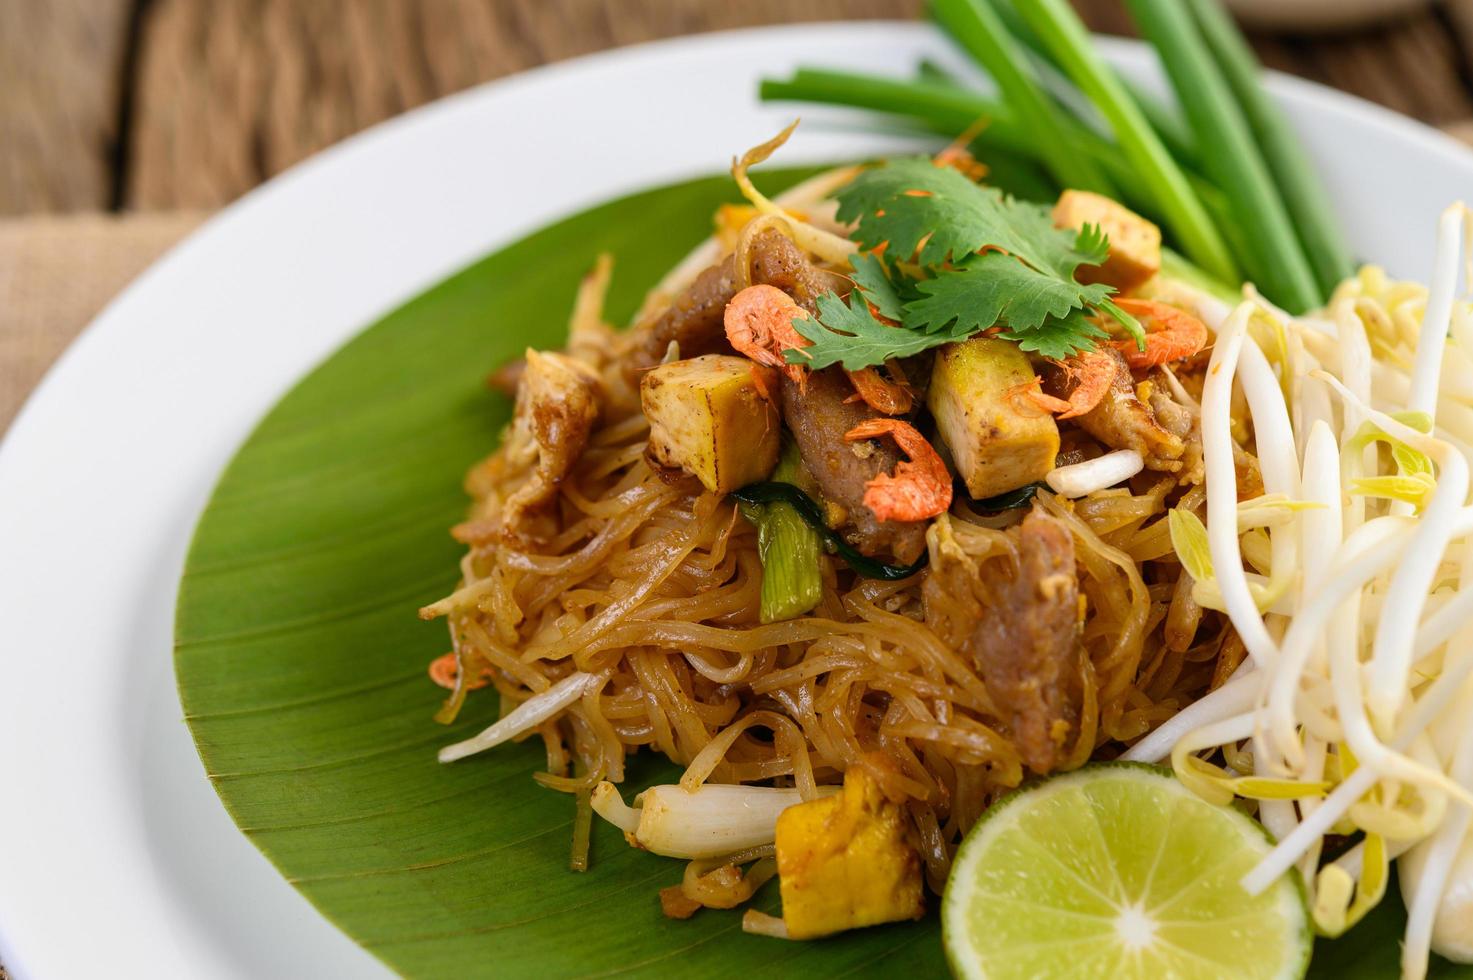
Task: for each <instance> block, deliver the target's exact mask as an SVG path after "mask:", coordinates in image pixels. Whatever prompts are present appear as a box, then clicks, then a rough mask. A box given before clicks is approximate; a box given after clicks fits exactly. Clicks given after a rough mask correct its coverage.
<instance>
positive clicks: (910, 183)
mask: <svg viewBox="0 0 1473 980" xmlns="http://www.w3.org/2000/svg"><path fill="white" fill-rule="evenodd" d="M838 199H839V211H838V218H839V220H840V221H845V222H850V221H857V222H858V227H857V228H856V229H855V234H854V239H855V241H857V242H858V243H859V244H860V245H861V246H862V247H864V248H866V249H873V248H877V247H879V246H880V245H882V244H884V243H887V242H888V243H889V244H888V252H889V254H891V255H893V256H895V257H896V258H897V259H900V258H905V257H908V256H910V255H911V254H912V253H914V252H916V250H917V249H919V250H920V254H919V260H920V262H921V264H922V265H928V266H930V265H940V264H943V263H945V262H947V261H952V262H962V261H966V260H967V259H968V257H969V256H971V255H973V254H975V253H977V252H979V251H981V250H982V249H983V248H984V247H991V248H995V249H1001V250H1003V251H1005V252H1008V253H1010V254H1012V255H1015V256H1017V257H1018V258H1020V259H1022V260H1023V261H1024V262H1026V263H1027V264H1028V265H1030V266H1032V267H1033V268H1035V269H1037V270H1038V271H1040V272H1047V273H1051V274H1053V275H1055V276H1058V277H1059V278H1061V279H1072V278H1073V277H1074V270H1076V269H1077V268H1079V266H1081V265H1099V264H1100V263H1102V262H1104V261H1105V258H1106V255H1107V243H1106V240H1105V236H1104V235H1103V234H1101V233H1100V230H1099V229H1098V228H1094V227H1087V228H1085V229H1083V230H1081V231H1079V232H1077V233H1076V232H1071V231H1068V230H1065V229H1060V228H1055V227H1054V225H1053V221H1052V220H1051V218H1050V215H1049V212H1048V210H1047V209H1046V208H1043V207H1041V206H1039V205H1036V204H1027V203H1023V202H1020V201H1017V200H1014V199H1013V198H1010V197H1008V196H1006V195H1005V194H1003V193H1002V192H1001V191H999V190H998V189H997V188H995V187H983V186H981V185H979V184H976V183H973V182H972V181H971V180H970V179H969V178H968V177H966V176H965V175H963V174H961V173H959V172H958V171H956V170H955V169H953V168H951V167H938V166H936V165H935V164H934V163H932V162H931V160H930V159H929V158H928V157H905V158H902V159H899V160H892V161H891V162H890V163H888V164H885V165H884V166H880V167H874V168H871V169H869V170H866V171H863V172H862V173H860V174H859V175H858V176H857V177H855V178H854V180H853V181H851V182H850V183H849V184H848V185H847V186H845V187H844V188H842V189H841V190H840V191H839V192H838Z"/></svg>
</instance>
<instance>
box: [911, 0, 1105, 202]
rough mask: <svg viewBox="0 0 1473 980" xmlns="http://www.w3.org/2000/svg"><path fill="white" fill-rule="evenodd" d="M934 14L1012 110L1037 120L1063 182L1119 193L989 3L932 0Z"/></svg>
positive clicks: (1050, 163) (1044, 148)
mask: <svg viewBox="0 0 1473 980" xmlns="http://www.w3.org/2000/svg"><path fill="white" fill-rule="evenodd" d="M931 14H932V16H934V17H935V18H936V21H937V22H938V23H939V24H941V26H942V27H943V28H944V29H945V30H946V32H947V33H948V34H950V35H951V36H952V38H953V39H955V40H956V42H957V43H958V44H960V45H961V46H962V47H963V48H964V49H965V50H966V51H967V53H968V54H970V55H971V56H972V57H973V58H974V59H975V60H976V61H977V63H978V64H980V65H981V66H982V67H983V68H984V69H986V71H987V73H988V74H989V75H991V76H992V79H993V81H995V82H996V83H997V87H998V89H999V90H1000V91H1001V93H1002V95H1003V98H1004V100H1005V101H1006V102H1007V104H1008V106H1009V107H1010V109H1011V111H1012V113H1013V114H1014V115H1015V116H1017V117H1018V118H1022V119H1027V120H1028V121H1029V123H1030V124H1031V125H1032V126H1033V128H1034V130H1035V139H1036V141H1037V145H1038V150H1039V153H1040V155H1041V156H1042V158H1043V161H1044V164H1045V166H1047V168H1048V170H1049V173H1050V174H1052V175H1053V177H1054V178H1055V179H1056V180H1058V182H1059V183H1060V184H1062V185H1064V186H1065V187H1077V188H1080V189H1082V190H1090V191H1096V192H1097V193H1100V194H1104V195H1106V196H1108V197H1118V196H1119V192H1118V191H1116V190H1115V188H1114V187H1113V186H1112V185H1111V183H1110V181H1109V180H1108V179H1107V178H1106V177H1105V175H1104V174H1103V173H1102V172H1101V171H1100V169H1099V168H1098V167H1096V166H1095V165H1094V162H1093V161H1092V160H1091V159H1090V158H1089V157H1088V156H1085V155H1083V154H1081V153H1079V152H1078V150H1077V149H1076V148H1075V146H1074V140H1073V138H1072V136H1071V134H1070V131H1069V130H1068V129H1066V128H1065V126H1064V121H1063V119H1062V118H1061V115H1060V112H1059V109H1058V107H1057V106H1056V105H1055V104H1054V101H1053V100H1052V99H1051V98H1049V96H1048V94H1047V93H1045V92H1044V90H1043V89H1042V87H1040V85H1039V83H1038V78H1037V77H1036V75H1035V74H1034V72H1033V69H1032V66H1031V65H1030V63H1029V60H1028V56H1027V54H1026V52H1025V51H1024V50H1023V49H1022V46H1021V45H1019V44H1018V42H1017V41H1016V40H1014V38H1013V36H1012V35H1011V34H1010V33H1008V30H1007V28H1006V27H1004V26H1003V24H1002V21H1001V20H999V19H998V17H997V14H996V13H995V12H994V11H993V9H992V8H991V7H990V6H988V5H987V4H986V3H984V2H983V0H932V3H931Z"/></svg>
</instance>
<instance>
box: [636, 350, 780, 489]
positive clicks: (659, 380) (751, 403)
mask: <svg viewBox="0 0 1473 980" xmlns="http://www.w3.org/2000/svg"><path fill="white" fill-rule="evenodd" d="M759 374H760V376H761V377H762V378H763V379H764V380H763V381H762V382H760V385H759V381H758V377H759ZM776 390H777V375H776V373H775V372H773V371H772V369H771V368H765V367H762V366H761V365H757V364H753V363H752V362H751V361H749V360H747V359H746V358H744V357H731V356H729V355H725V354H707V355H706V356H705V357H694V358H691V359H690V360H686V361H673V362H671V363H669V364H662V365H660V366H659V367H657V368H654V369H653V370H651V371H649V372H647V373H646V374H645V376H644V378H643V380H642V381H641V382H640V385H639V400H640V404H641V406H642V407H643V409H644V414H645V417H646V418H647V419H649V423H650V443H649V449H648V455H649V458H650V459H651V461H653V462H654V463H655V464H657V465H659V466H666V467H670V468H673V469H680V470H684V471H685V472H687V473H689V474H691V475H692V476H694V477H695V478H696V479H698V480H700V481H701V485H702V486H704V487H705V488H706V489H707V490H709V491H711V492H712V493H718V494H723V493H730V492H731V491H732V490H735V489H737V488H739V487H743V486H746V485H747V484H748V483H755V482H756V481H758V480H762V479H765V478H766V477H767V475H768V474H769V473H771V472H772V470H773V467H775V466H776V465H777V456H778V451H779V450H780V449H781V448H782V419H781V417H780V416H779V414H778V410H777V407H776V406H775V405H773V403H772V400H771V399H770V398H767V397H765V396H764V395H763V393H762V392H763V391H767V392H775V391H776Z"/></svg>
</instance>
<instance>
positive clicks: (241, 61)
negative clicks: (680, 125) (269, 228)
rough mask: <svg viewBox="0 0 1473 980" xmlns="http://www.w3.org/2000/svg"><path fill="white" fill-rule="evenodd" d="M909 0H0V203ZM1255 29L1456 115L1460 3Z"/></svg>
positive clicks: (280, 157)
mask: <svg viewBox="0 0 1473 980" xmlns="http://www.w3.org/2000/svg"><path fill="white" fill-rule="evenodd" d="M1326 2H1327V3H1333V2H1335V0H1326ZM1078 5H1079V7H1080V8H1081V9H1082V11H1083V12H1084V13H1085V15H1086V18H1087V20H1088V21H1089V22H1090V23H1091V25H1092V26H1094V27H1095V28H1096V29H1100V30H1104V31H1109V32H1116V33H1124V32H1127V31H1128V30H1129V21H1128V19H1127V18H1126V17H1125V16H1124V14H1123V12H1122V10H1121V5H1120V3H1119V2H1118V0H1081V2H1079V4H1078ZM920 6H921V3H920V0H802V2H797V0H743V2H729V0H3V2H0V214H10V215H21V214H33V213H36V212H71V211H91V210H120V209H127V210H159V209H209V208H215V207H218V206H220V205H222V204H224V203H226V202H228V201H230V200H232V199H234V198H236V197H238V196H239V195H240V194H241V193H243V192H244V191H246V190H249V189H250V188H251V187H253V186H254V185H256V184H257V183H259V182H260V181H262V180H263V179H265V178H267V177H270V176H271V175H272V174H275V173H277V172H279V171H281V170H282V169H284V168H286V167H289V166H291V165H292V164H293V163H296V162H297V161H298V160H301V159H302V158H304V157H306V156H308V155H309V154H311V153H313V152H315V151H316V150H319V149H321V148H322V147H324V146H327V145H329V144H331V143H335V142H337V141H338V140H340V139H342V138H343V137H345V136H347V135H349V134H351V133H353V132H355V131H357V130H359V129H362V128H363V127H365V126H368V125H371V124H372V123H375V122H377V121H379V120H381V119H384V118H387V117H388V116H392V115H394V114H396V113H399V112H403V111H404V110H405V109H409V108H412V107H413V106H416V105H419V104H421V103H424V102H427V101H429V100H431V99H435V98H438V97H439V96H442V95H445V94H447V93H450V92H455V91H458V90H460V89H463V88H467V87H469V86H471V85H475V84H476V83H478V82H482V81H486V80H487V79H492V78H497V77H500V76H503V75H507V74H510V73H512V72H515V71H520V70H522V69H525V68H529V67H532V66H534V65H538V64H543V63H545V62H550V61H558V60H561V59H564V58H570V57H574V56H576V55H580V54H585V53H587V52H590V51H596V50H600V49H602V48H607V47H611V46H616V45H624V44H632V43H636V42H639V41H646V40H650V39H653V38H661V37H670V36H673V35H678V34H689V33H694V32H697V31H709V30H719V29H722V28H730V27H740V26H746V25H752V24H768V23H784V22H792V21H799V20H826V19H848V18H871V17H913V16H915V15H916V14H917V13H918V12H919V9H920ZM1255 42H1256V44H1257V46H1258V48H1259V51H1260V52H1261V53H1262V55H1263V57H1264V58H1265V60H1266V61H1267V62H1268V63H1269V64H1270V65H1271V66H1273V67H1277V68H1282V69H1284V70H1287V71H1291V72H1294V73H1295V74H1298V75H1303V76H1305V77H1307V78H1312V79H1315V80H1316V81H1321V82H1324V83H1326V84H1329V85H1333V86H1336V87H1337V88H1342V89H1345V90H1346V91H1349V92H1354V93H1355V94H1357V95H1361V96H1365V97H1366V98H1370V99H1373V100H1375V101H1377V102H1381V103H1383V104H1385V105H1388V106H1390V107H1391V108H1393V109H1396V110H1398V111H1400V112H1405V113H1407V114H1409V115H1413V116H1416V117H1418V118H1421V119H1424V120H1427V121H1429V122H1433V123H1436V124H1439V125H1450V124H1459V123H1463V122H1465V121H1470V120H1473V64H1470V52H1473V0H1444V2H1443V3H1441V4H1439V5H1429V6H1428V8H1427V9H1426V10H1425V12H1423V13H1420V14H1416V15H1413V16H1410V17H1405V18H1402V19H1399V20H1396V21H1393V22H1391V23H1388V24H1381V25H1376V26H1374V27H1372V28H1368V29H1363V30H1360V31H1356V32H1352V33H1346V34H1339V35H1331V36H1316V37H1310V36H1293V35H1288V36H1266V35H1259V36H1256V37H1255Z"/></svg>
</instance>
